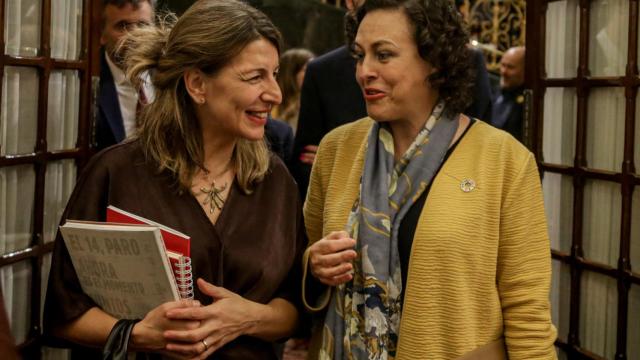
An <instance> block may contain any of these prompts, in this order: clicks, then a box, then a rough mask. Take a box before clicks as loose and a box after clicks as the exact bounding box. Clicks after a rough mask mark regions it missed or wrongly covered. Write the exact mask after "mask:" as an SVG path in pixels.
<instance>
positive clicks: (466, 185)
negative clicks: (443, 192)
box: [460, 179, 476, 192]
mask: <svg viewBox="0 0 640 360" xmlns="http://www.w3.org/2000/svg"><path fill="white" fill-rule="evenodd" d="M475 188H476V182H475V181H473V180H472V179H464V180H462V182H461V183H460V190H462V191H464V192H469V191H471V190H473V189H475Z"/></svg>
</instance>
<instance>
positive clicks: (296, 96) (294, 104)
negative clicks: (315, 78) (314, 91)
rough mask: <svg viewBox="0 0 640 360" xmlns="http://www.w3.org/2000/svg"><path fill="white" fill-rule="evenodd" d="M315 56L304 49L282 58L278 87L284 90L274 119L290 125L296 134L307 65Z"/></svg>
mask: <svg viewBox="0 0 640 360" xmlns="http://www.w3.org/2000/svg"><path fill="white" fill-rule="evenodd" d="M314 57H315V55H314V54H313V52H311V51H310V50H307V49H303V48H294V49H289V50H287V51H285V52H284V53H283V54H282V56H281V57H280V71H279V72H278V85H280V90H282V103H281V104H280V105H278V106H276V107H275V108H274V109H273V113H272V115H273V117H274V118H276V119H278V120H282V121H284V122H286V123H287V124H289V126H291V128H292V129H293V132H294V134H295V132H296V128H297V125H298V114H299V112H300V90H301V89H302V82H303V81H304V74H305V71H306V70H307V63H308V62H309V61H311V60H312V59H313V58H314Z"/></svg>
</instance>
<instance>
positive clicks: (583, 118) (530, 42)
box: [525, 0, 640, 360]
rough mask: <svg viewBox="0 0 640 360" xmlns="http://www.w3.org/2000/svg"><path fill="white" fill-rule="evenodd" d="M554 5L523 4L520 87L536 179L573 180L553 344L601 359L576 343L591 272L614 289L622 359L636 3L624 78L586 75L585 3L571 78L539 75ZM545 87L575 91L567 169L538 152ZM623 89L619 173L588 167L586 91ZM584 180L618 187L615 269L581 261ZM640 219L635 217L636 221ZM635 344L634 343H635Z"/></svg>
mask: <svg viewBox="0 0 640 360" xmlns="http://www.w3.org/2000/svg"><path fill="white" fill-rule="evenodd" d="M553 1H556V0H541V1H529V2H527V21H526V26H527V28H526V38H527V51H526V55H525V61H526V64H528V65H526V67H525V87H526V88H527V89H531V90H532V94H533V95H532V99H531V118H530V120H531V124H532V131H531V139H529V140H530V141H531V142H530V144H532V146H531V150H532V152H533V153H534V155H535V156H536V159H537V161H538V166H539V168H540V171H541V174H542V173H544V172H553V173H559V174H563V175H568V176H571V177H572V178H573V187H574V199H573V232H572V234H573V235H572V239H571V244H572V245H571V251H570V253H566V252H561V251H557V250H552V257H553V259H555V260H558V261H560V262H562V263H564V264H566V265H569V266H570V269H571V289H570V293H569V296H570V315H569V333H568V334H559V336H560V337H563V336H566V339H565V340H566V342H564V341H562V340H557V341H556V345H557V346H558V347H559V348H560V349H562V350H563V351H565V352H566V354H567V356H568V357H569V358H570V359H573V358H578V359H601V358H602V357H600V356H598V355H596V354H593V353H591V352H589V351H588V350H586V349H583V348H582V347H581V344H580V337H579V329H580V320H581V319H580V296H581V278H582V273H583V272H584V271H591V272H596V273H599V274H603V275H605V276H608V277H609V278H613V279H615V280H616V281H617V285H618V305H617V333H616V354H615V358H616V359H620V360H622V359H627V336H628V334H627V328H628V310H629V309H628V307H629V301H628V299H629V290H630V287H631V284H638V285H640V269H635V271H634V272H632V269H631V264H630V243H631V219H632V217H631V208H632V203H631V202H632V195H633V190H634V189H638V186H639V185H640V176H639V175H638V173H637V171H636V169H635V166H634V158H633V157H634V141H635V140H634V139H635V124H636V123H640V120H639V119H635V113H636V98H637V93H638V87H639V86H640V78H639V77H638V59H637V58H638V56H637V54H638V3H639V2H640V0H629V37H628V41H629V43H628V55H627V67H626V73H625V75H624V76H619V77H592V76H591V75H590V72H589V25H590V24H589V22H590V18H589V15H590V9H589V7H590V3H591V1H590V0H578V1H579V15H580V19H579V21H580V23H579V24H580V25H579V35H578V36H579V37H578V44H579V52H578V69H577V76H576V77H574V78H562V79H548V78H547V75H546V71H545V61H546V54H545V51H546V47H545V43H546V39H545V36H546V12H547V6H548V3H550V2H553ZM548 87H567V88H575V89H576V92H577V97H578V106H577V122H576V129H575V131H576V151H575V158H574V162H573V165H572V166H565V165H559V164H551V163H547V162H545V159H544V157H543V156H544V154H543V152H542V144H543V139H542V134H543V124H544V119H543V115H544V94H545V90H546V88H548ZM600 87H618V88H620V87H623V88H624V89H625V136H624V160H623V164H622V167H621V171H620V172H611V171H603V170H597V169H592V168H589V167H588V163H587V159H586V149H587V144H586V131H587V112H588V107H587V105H588V101H589V92H590V90H591V89H592V88H600ZM587 180H605V181H610V182H614V183H617V184H619V185H620V186H621V192H622V204H621V207H622V208H621V224H620V226H621V235H620V254H619V259H618V264H617V266H616V267H612V266H607V265H604V264H600V263H597V262H595V261H592V260H589V259H586V258H585V257H584V252H583V247H582V238H583V234H582V229H583V221H584V220H583V217H584V214H583V206H584V186H585V183H586V181H587ZM639 215H640V214H638V215H635V216H636V217H638V216H639ZM637 340H638V341H640V339H637Z"/></svg>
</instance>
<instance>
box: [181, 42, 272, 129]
mask: <svg viewBox="0 0 640 360" xmlns="http://www.w3.org/2000/svg"><path fill="white" fill-rule="evenodd" d="M277 71H278V50H277V49H276V47H275V46H273V44H271V43H270V42H269V41H267V40H265V39H264V38H261V39H259V40H255V41H253V42H251V43H249V45H247V46H246V47H245V48H244V49H243V50H242V51H241V52H240V53H239V54H238V55H236V56H235V57H234V58H233V59H232V60H231V61H230V62H229V63H228V64H227V65H226V66H224V67H223V68H221V69H220V70H219V71H217V72H216V73H215V74H214V75H211V76H207V75H205V76H204V81H203V84H202V98H198V97H196V96H194V99H195V100H196V101H195V102H196V114H197V116H198V120H199V121H200V124H201V128H202V129H203V130H204V131H209V130H213V131H215V133H216V134H224V135H228V136H230V137H231V138H244V139H248V140H260V139H262V137H263V135H264V126H265V124H266V123H267V115H268V114H269V112H270V111H271V107H273V105H277V104H280V102H281V101H282V94H281V92H280V87H279V86H278V83H277V82H276V73H277ZM192 96H193V94H192ZM201 99H204V100H205V101H204V104H198V100H201Z"/></svg>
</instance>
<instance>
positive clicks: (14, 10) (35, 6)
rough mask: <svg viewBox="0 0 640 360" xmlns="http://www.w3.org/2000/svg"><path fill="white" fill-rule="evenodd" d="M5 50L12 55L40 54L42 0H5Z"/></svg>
mask: <svg viewBox="0 0 640 360" xmlns="http://www.w3.org/2000/svg"><path fill="white" fill-rule="evenodd" d="M4 4H5V6H4V19H3V20H4V52H5V54H7V55H12V56H38V55H39V53H40V33H41V21H42V20H41V16H40V12H41V9H42V0H5V3H4Z"/></svg>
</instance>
